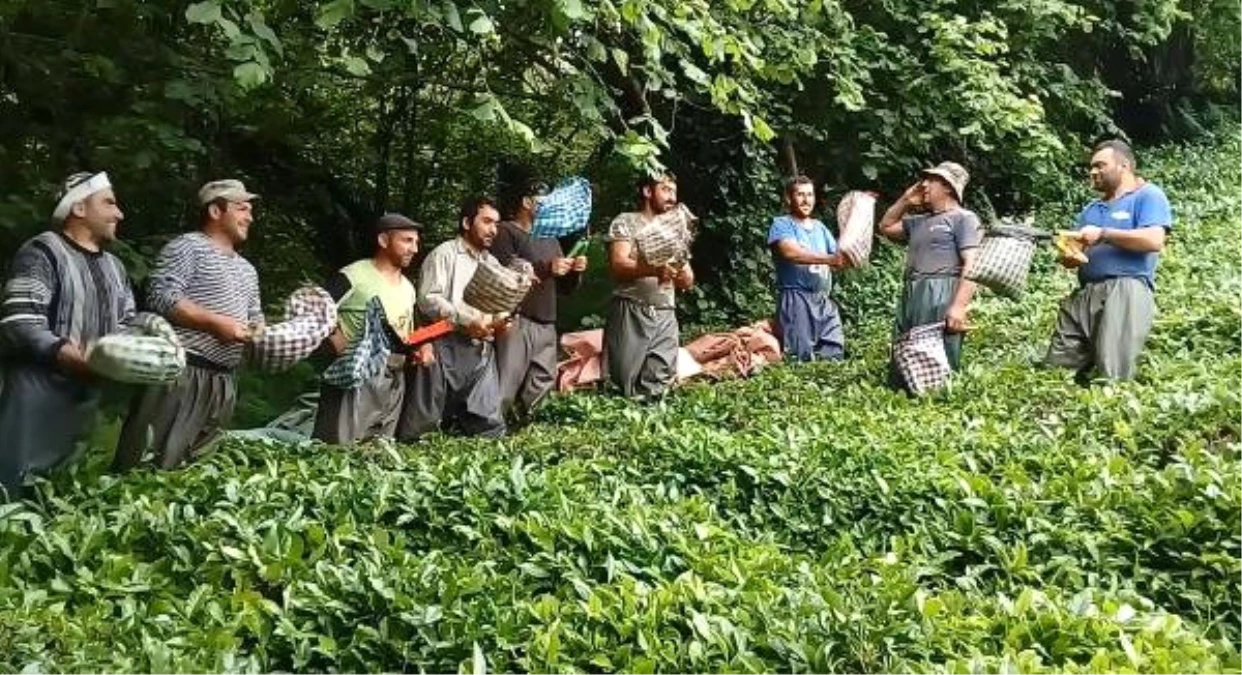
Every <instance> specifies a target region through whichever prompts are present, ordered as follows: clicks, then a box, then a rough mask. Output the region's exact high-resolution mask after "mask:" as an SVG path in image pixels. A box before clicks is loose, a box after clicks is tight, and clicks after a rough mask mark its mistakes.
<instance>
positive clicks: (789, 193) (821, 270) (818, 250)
mask: <svg viewBox="0 0 1242 675" xmlns="http://www.w3.org/2000/svg"><path fill="white" fill-rule="evenodd" d="M785 200H786V201H787V202H788V205H789V214H788V215H784V216H779V217H777V218H775V219H774V220H773V221H772V227H771V229H770V230H769V231H768V246H770V247H771V249H772V258H773V262H774V263H775V265H776V286H777V291H778V292H779V294H780V296H779V299H778V301H777V311H776V313H777V322H778V324H779V325H780V330H781V342H782V346H783V347H784V350H785V354H786V356H788V357H789V358H792V359H795V360H797V361H811V360H817V359H818V360H825V361H840V360H841V359H843V358H845V335H844V332H843V331H842V328H841V314H840V312H839V311H838V310H837V304H836V303H835V302H833V301H832V298H831V297H829V295H830V293H831V292H832V269H833V268H839V267H841V265H842V260H841V255H840V254H839V253H838V252H837V242H836V240H835V239H834V238H833V236H832V234H831V233H830V232H828V228H827V227H825V226H824V224H823V223H822V222H820V221H819V220H817V219H815V218H812V217H811V214H812V212H814V210H815V184H814V183H813V182H812V181H811V179H810V178H807V177H806V176H798V177H797V178H794V179H793V180H791V181H790V182H789V184H788V185H787V186H786V187H785Z"/></svg>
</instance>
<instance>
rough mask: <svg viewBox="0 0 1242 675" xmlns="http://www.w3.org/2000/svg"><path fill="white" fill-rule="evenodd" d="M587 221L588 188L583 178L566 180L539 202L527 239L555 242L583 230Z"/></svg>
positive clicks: (589, 205) (589, 206) (589, 188)
mask: <svg viewBox="0 0 1242 675" xmlns="http://www.w3.org/2000/svg"><path fill="white" fill-rule="evenodd" d="M590 218H591V184H590V183H589V182H587V179H585V178H578V177H575V178H570V179H568V180H566V181H564V182H562V183H561V184H560V185H558V186H556V188H555V189H554V190H552V191H551V192H549V193H548V194H547V195H545V196H543V197H541V198H540V199H539V204H538V206H536V207H535V222H534V223H533V224H532V225H531V227H530V236H532V237H534V238H536V239H559V238H561V237H564V236H566V235H570V234H573V233H575V232H578V231H579V230H582V229H584V228H586V226H587V221H588V220H590Z"/></svg>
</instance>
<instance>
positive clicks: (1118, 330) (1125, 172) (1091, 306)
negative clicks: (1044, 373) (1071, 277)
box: [1046, 140, 1173, 380]
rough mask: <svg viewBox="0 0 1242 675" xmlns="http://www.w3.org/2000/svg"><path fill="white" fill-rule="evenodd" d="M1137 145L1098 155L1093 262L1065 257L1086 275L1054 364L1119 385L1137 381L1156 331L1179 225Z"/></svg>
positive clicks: (1087, 239) (1110, 147) (1053, 351)
mask: <svg viewBox="0 0 1242 675" xmlns="http://www.w3.org/2000/svg"><path fill="white" fill-rule="evenodd" d="M1136 169H1137V162H1136V160H1135V158H1134V152H1133V151H1132V150H1131V149H1130V146H1129V145H1127V144H1126V143H1124V142H1123V141H1119V140H1111V141H1104V142H1103V143H1100V144H1099V145H1097V146H1096V147H1095V150H1094V153H1093V154H1092V156H1091V187H1093V188H1094V189H1095V190H1096V191H1097V192H1099V193H1100V195H1101V198H1100V199H1097V200H1095V201H1093V202H1091V203H1090V204H1088V205H1087V207H1086V208H1085V209H1083V211H1082V213H1080V214H1079V215H1078V224H1077V228H1076V229H1077V233H1076V234H1077V237H1078V239H1079V240H1080V241H1081V242H1082V243H1083V245H1085V246H1086V247H1087V248H1086V251H1085V253H1086V255H1087V261H1086V262H1085V263H1084V262H1083V261H1082V260H1081V259H1074V258H1071V257H1069V256H1065V255H1062V256H1060V261H1061V264H1062V265H1064V266H1065V267H1067V268H1069V269H1077V270H1078V289H1077V290H1075V291H1074V292H1073V293H1071V294H1070V296H1069V297H1068V298H1066V299H1065V301H1064V302H1063V303H1062V304H1061V310H1060V313H1059V314H1058V316H1057V326H1056V330H1055V332H1054V333H1053V335H1052V343H1051V345H1049V347H1048V355H1047V358H1046V361H1047V363H1048V364H1050V365H1053V366H1060V367H1063V368H1073V369H1075V370H1076V371H1078V377H1079V379H1080V380H1085V379H1086V378H1088V377H1089V376H1090V375H1091V373H1092V371H1095V372H1098V373H1099V374H1100V375H1102V376H1103V377H1105V378H1108V379H1112V380H1128V379H1130V378H1132V377H1134V372H1135V370H1136V368H1137V364H1138V357H1139V354H1140V353H1141V352H1142V351H1143V345H1144V343H1145V342H1146V341H1147V334H1148V333H1149V332H1150V331H1151V325H1152V320H1153V317H1154V315H1155V311H1156V305H1155V298H1154V290H1153V289H1154V288H1155V282H1156V265H1157V263H1158V262H1159V259H1160V252H1161V251H1162V250H1164V243H1165V239H1166V238H1167V237H1168V233H1169V230H1171V229H1172V227H1173V211H1172V208H1171V207H1170V206H1169V200H1168V198H1167V197H1165V195H1164V192H1163V191H1162V190H1161V189H1160V188H1159V187H1157V186H1156V185H1154V184H1153V183H1149V182H1147V181H1146V180H1144V179H1142V178H1140V177H1139V176H1137V175H1136V174H1135V170H1136Z"/></svg>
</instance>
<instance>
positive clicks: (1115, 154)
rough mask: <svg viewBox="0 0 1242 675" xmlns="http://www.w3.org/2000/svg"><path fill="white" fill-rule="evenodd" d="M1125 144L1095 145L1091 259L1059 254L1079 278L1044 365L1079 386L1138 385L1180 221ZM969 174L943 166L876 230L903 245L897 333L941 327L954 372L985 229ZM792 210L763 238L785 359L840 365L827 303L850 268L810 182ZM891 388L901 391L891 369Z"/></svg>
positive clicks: (1087, 222)
mask: <svg viewBox="0 0 1242 675" xmlns="http://www.w3.org/2000/svg"><path fill="white" fill-rule="evenodd" d="M1137 166H1138V163H1137V161H1136V159H1135V156H1134V152H1133V151H1132V150H1131V148H1130V147H1129V145H1127V144H1126V143H1124V142H1123V141H1119V140H1109V141H1104V142H1102V143H1100V144H1098V145H1097V146H1096V147H1095V148H1094V151H1093V153H1092V156H1091V167H1090V179H1091V185H1092V188H1093V189H1094V190H1096V191H1097V192H1099V193H1100V198H1099V199H1096V200H1094V201H1092V202H1091V203H1090V204H1088V205H1087V207H1086V208H1084V209H1083V210H1082V212H1081V213H1080V214H1079V215H1078V218H1077V222H1076V223H1075V226H1074V229H1075V230H1076V237H1077V238H1078V239H1079V241H1080V242H1081V244H1082V245H1083V246H1085V247H1086V260H1085V261H1084V260H1083V259H1082V258H1078V257H1073V256H1070V255H1066V254H1064V253H1061V254H1059V255H1058V259H1059V262H1060V263H1061V264H1062V265H1063V266H1065V267H1066V268H1069V269H1073V270H1076V272H1077V275H1078V288H1077V289H1076V290H1075V291H1074V292H1073V293H1072V294H1070V296H1069V297H1067V298H1066V299H1065V300H1064V302H1063V303H1062V304H1061V307H1060V311H1059V313H1058V316H1057V323H1056V327H1055V329H1054V332H1053V336H1052V340H1051V344H1050V345H1049V347H1048V351H1047V354H1046V356H1045V357H1044V360H1043V363H1044V364H1046V365H1049V366H1055V367H1064V368H1070V369H1073V370H1075V371H1076V375H1077V377H1078V379H1079V380H1080V381H1085V380H1088V379H1090V378H1091V377H1092V376H1094V375H1099V376H1103V377H1105V378H1109V379H1118V380H1125V379H1130V378H1132V377H1133V376H1134V374H1135V372H1136V369H1137V363H1138V358H1139V355H1140V353H1141V352H1142V349H1143V345H1144V343H1145V342H1146V340H1147V335H1148V333H1149V332H1150V330H1151V326H1152V321H1153V318H1154V315H1155V300H1154V289H1155V272H1156V265H1157V263H1158V259H1159V254H1160V252H1161V251H1162V250H1163V248H1164V244H1165V239H1166V237H1167V235H1168V233H1169V231H1170V230H1171V229H1172V227H1173V214H1172V209H1171V208H1170V206H1169V201H1168V199H1167V197H1166V196H1165V194H1164V192H1163V191H1162V190H1161V189H1160V188H1159V187H1158V186H1156V185H1155V184H1153V183H1150V182H1148V181H1146V180H1144V179H1143V178H1141V177H1139V175H1138V174H1137ZM969 180H970V175H969V173H968V172H967V171H966V169H965V168H963V167H962V166H961V165H959V164H957V163H954V162H942V163H941V164H939V165H937V166H936V167H934V168H930V169H927V170H925V171H923V173H922V176H921V177H920V179H919V180H918V181H917V182H916V183H914V184H913V185H911V186H910V187H909V188H908V189H906V191H905V192H904V193H903V194H902V195H901V197H900V198H898V199H897V200H896V201H895V202H894V203H893V204H892V205H891V206H890V207H889V208H888V210H887V211H886V212H885V213H884V215H883V216H882V217H881V218H880V223H879V230H880V233H881V234H882V235H883V236H884V237H885V238H887V239H889V240H891V241H893V242H897V243H902V244H905V245H906V247H907V253H906V263H905V274H904V278H903V283H902V291H901V298H900V300H899V302H898V305H897V316H896V320H895V321H894V326H893V335H894V338H899V337H900V336H902V335H905V334H906V333H907V332H908V331H910V330H911V329H913V328H915V327H918V326H924V325H928V324H937V323H943V324H944V329H945V351H946V354H947V356H948V359H949V364H950V366H951V368H952V369H954V370H957V369H958V368H959V367H960V365H961V355H962V342H963V339H964V337H965V334H966V332H967V331H968V330H969V329H970V325H969V323H968V313H969V310H970V303H971V300H972V298H973V297H974V294H975V290H976V284H975V282H973V281H971V280H970V279H968V278H966V276H965V275H964V271H965V270H966V269H967V268H968V266H969V265H970V263H971V261H972V259H973V258H974V257H975V255H976V254H977V252H978V251H977V249H978V248H979V245H980V243H981V242H982V239H983V235H984V230H983V227H982V225H981V223H980V221H979V218H978V216H976V215H975V214H974V213H973V212H971V211H970V210H968V209H966V208H964V207H963V206H962V203H963V199H964V196H965V191H966V184H967V182H968V181H969ZM785 198H786V203H787V205H788V209H789V213H788V214H787V215H782V216H779V217H777V218H776V219H775V220H774V221H773V222H772V226H771V229H770V231H769V234H768V245H769V246H770V247H771V249H772V254H773V257H774V260H775V264H776V281H777V290H778V293H779V299H778V302H777V323H778V325H779V327H780V331H781V334H782V336H781V339H782V344H783V347H784V350H785V352H786V354H787V355H788V356H789V357H790V358H792V359H795V360H799V361H809V360H840V359H843V358H844V357H845V341H844V337H843V333H842V328H841V325H842V324H841V318H840V314H839V311H838V309H837V305H836V303H835V302H834V301H833V300H832V298H831V296H830V292H831V288H832V270H834V269H840V268H842V267H845V266H846V264H847V261H846V259H845V258H844V256H843V254H841V253H840V252H838V250H837V244H836V241H835V239H834V238H833V236H832V234H831V233H830V232H829V231H828V228H827V227H825V226H824V224H823V223H822V222H820V221H819V220H817V219H815V218H814V217H813V215H812V214H813V211H814V207H815V190H814V185H813V183H812V182H811V181H810V179H807V178H805V177H798V178H795V179H794V180H793V181H791V182H790V183H789V184H788V186H787V188H786V193H785ZM889 380H890V384H891V385H892V386H894V387H896V388H906V387H907V383H906V382H904V380H903V378H902V376H901V374H900V371H899V370H898V368H897V367H896V366H895V364H890V368H889Z"/></svg>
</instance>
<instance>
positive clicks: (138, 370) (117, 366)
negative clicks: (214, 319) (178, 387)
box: [86, 312, 185, 385]
mask: <svg viewBox="0 0 1242 675" xmlns="http://www.w3.org/2000/svg"><path fill="white" fill-rule="evenodd" d="M86 363H87V365H88V366H90V369H91V371H92V372H94V373H95V374H97V375H100V376H101V377H106V378H108V379H110V380H115V381H117V382H125V383H128V384H142V385H158V384H168V383H169V382H172V381H174V380H176V379H177V378H178V377H180V376H181V372H182V371H183V370H185V350H184V349H182V347H181V341H180V340H178V339H177V333H176V332H175V331H174V330H173V327H172V326H171V325H170V324H169V323H168V322H167V321H165V320H164V319H163V318H162V317H160V316H158V315H155V314H151V313H148V312H143V313H141V314H138V315H137V316H135V317H134V319H133V321H131V322H130V324H129V325H128V326H127V327H126V328H125V329H124V330H122V331H120V332H118V333H113V334H111V335H105V336H104V337H102V338H100V339H98V340H96V341H95V342H93V343H91V344H90V345H88V346H87V348H86Z"/></svg>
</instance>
